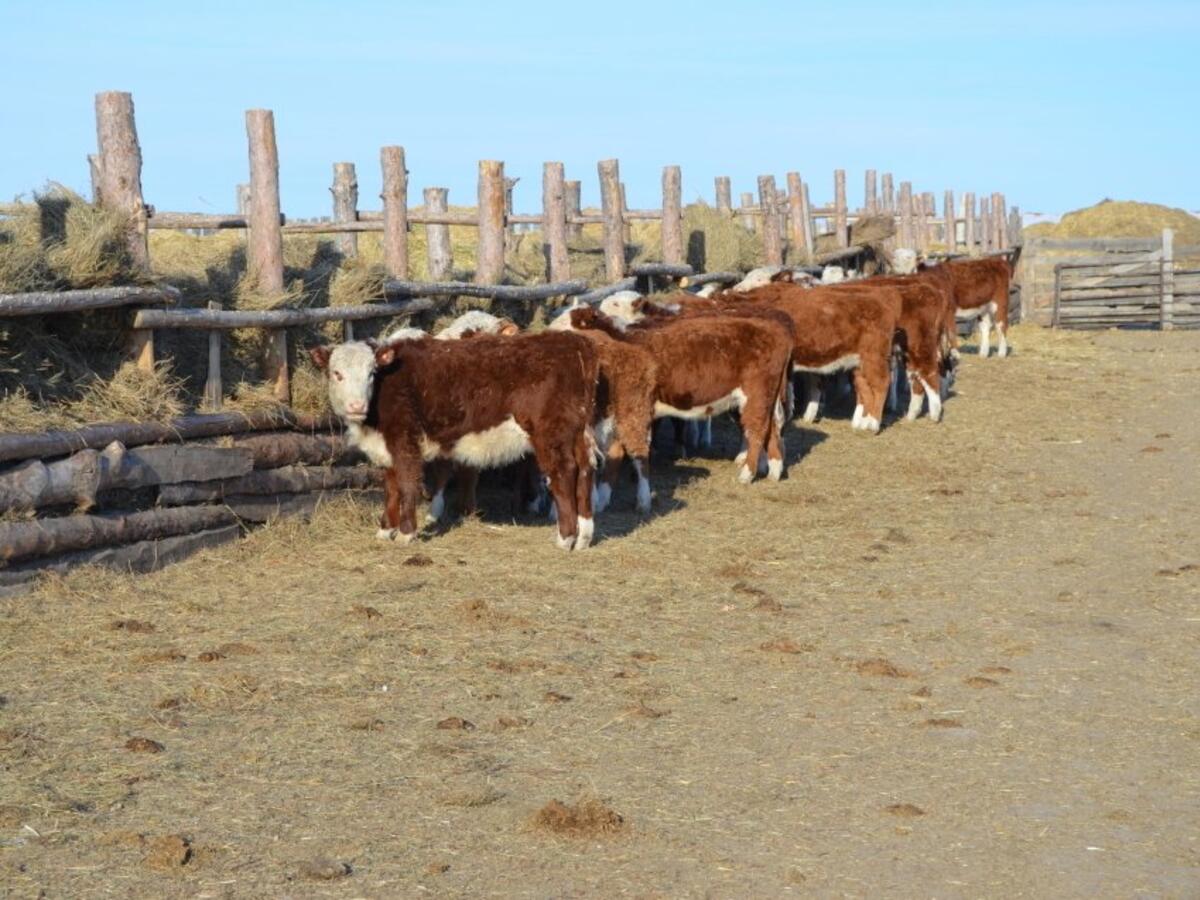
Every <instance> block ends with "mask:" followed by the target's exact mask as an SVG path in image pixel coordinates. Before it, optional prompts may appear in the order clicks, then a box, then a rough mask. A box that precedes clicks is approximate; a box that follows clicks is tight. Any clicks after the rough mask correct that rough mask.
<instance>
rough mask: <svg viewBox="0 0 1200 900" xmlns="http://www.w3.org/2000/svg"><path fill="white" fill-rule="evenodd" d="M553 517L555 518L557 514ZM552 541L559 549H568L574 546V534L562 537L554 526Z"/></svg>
mask: <svg viewBox="0 0 1200 900" xmlns="http://www.w3.org/2000/svg"><path fill="white" fill-rule="evenodd" d="M555 518H557V516H555ZM554 543H555V545H557V547H558V549H559V550H570V549H571V548H572V547H574V546H575V535H571V536H570V537H563V536H562V535H561V534H559V533H558V529H557V528H555V529H554Z"/></svg>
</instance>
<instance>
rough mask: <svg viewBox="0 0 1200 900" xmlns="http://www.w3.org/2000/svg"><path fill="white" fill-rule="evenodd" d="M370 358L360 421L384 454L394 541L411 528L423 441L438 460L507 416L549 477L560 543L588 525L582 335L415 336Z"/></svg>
mask: <svg viewBox="0 0 1200 900" xmlns="http://www.w3.org/2000/svg"><path fill="white" fill-rule="evenodd" d="M376 359H377V361H378V363H379V367H380V370H379V374H378V376H377V382H376V388H375V394H374V397H373V398H372V401H371V407H370V410H369V412H368V416H367V421H366V424H367V425H368V426H371V427H374V428H376V429H378V430H379V431H380V432H381V433H382V434H383V437H384V440H385V442H386V444H387V448H388V451H389V452H390V453H391V456H392V466H391V468H390V469H389V470H388V478H387V480H386V482H385V486H386V488H387V493H388V500H387V509H386V511H385V521H384V524H385V527H386V528H389V529H399V531H400V533H401V534H402V535H404V536H411V535H412V534H414V533H415V531H416V514H415V509H416V500H417V496H418V495H419V485H420V480H421V470H422V463H423V457H422V439H423V438H424V439H425V440H426V441H427V442H431V443H432V444H434V445H436V446H437V448H438V450H439V455H441V456H446V455H449V453H450V451H451V450H452V448H453V446H454V444H455V442H456V441H458V440H459V439H461V438H463V437H464V436H466V435H469V434H478V433H479V432H483V431H487V430H488V429H490V428H494V427H496V426H497V425H500V424H502V423H503V422H505V421H506V420H507V419H508V418H509V417H510V416H511V417H512V418H513V419H514V420H515V422H516V424H517V425H519V426H520V427H521V428H522V429H524V431H525V432H526V433H527V434H528V435H529V442H530V444H531V445H532V447H533V452H534V456H535V457H536V459H537V462H538V465H539V468H541V470H542V471H543V472H544V473H546V474H547V475H548V476H549V478H550V487H551V491H552V493H553V495H554V499H555V504H556V506H557V507H558V512H559V522H558V527H559V534H560V536H561V537H562V538H563V539H567V538H571V539H573V537H574V535H575V532H576V522H575V520H576V516H579V517H585V518H588V519H590V518H591V515H592V511H591V499H590V494H591V471H592V465H593V460H592V453H593V449H594V448H593V446H592V443H591V424H592V421H593V419H594V416H595V403H596V382H597V379H598V378H599V361H598V358H597V355H596V351H595V349H594V347H593V345H592V343H591V342H590V341H588V340H587V339H586V338H583V337H580V336H579V335H574V334H562V333H554V332H546V333H543V334H537V335H520V336H515V337H498V336H491V335H477V336H475V337H473V338H471V339H470V340H467V341H437V340H433V339H431V338H423V339H420V340H414V341H404V342H400V343H398V344H390V345H387V346H385V347H382V348H380V349H379V350H378V351H377V353H376Z"/></svg>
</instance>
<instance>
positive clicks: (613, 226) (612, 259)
mask: <svg viewBox="0 0 1200 900" xmlns="http://www.w3.org/2000/svg"><path fill="white" fill-rule="evenodd" d="M596 169H597V171H598V172H599V174H600V214H601V216H602V217H603V219H604V271H605V275H606V276H607V277H608V280H609V281H619V280H620V279H621V278H623V277H624V276H625V229H624V223H623V220H624V218H625V216H624V208H625V207H624V204H623V203H622V202H621V168H620V164H619V163H618V162H617V160H615V159H602V160H601V161H600V162H599V163H597V165H596Z"/></svg>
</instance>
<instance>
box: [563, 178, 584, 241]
mask: <svg viewBox="0 0 1200 900" xmlns="http://www.w3.org/2000/svg"><path fill="white" fill-rule="evenodd" d="M565 187H566V190H567V239H568V240H572V241H574V240H578V239H579V238H580V237H582V236H583V226H582V225H580V224H578V223H576V222H572V221H571V220H572V219H577V218H579V217H580V216H581V215H583V203H582V196H583V185H582V184H581V183H580V182H578V181H568V182H567V183H566V185H565Z"/></svg>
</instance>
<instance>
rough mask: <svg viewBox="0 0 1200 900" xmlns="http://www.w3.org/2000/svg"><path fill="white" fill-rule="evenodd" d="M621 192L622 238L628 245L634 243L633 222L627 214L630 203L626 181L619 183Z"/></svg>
mask: <svg viewBox="0 0 1200 900" xmlns="http://www.w3.org/2000/svg"><path fill="white" fill-rule="evenodd" d="M619 188H620V192H621V240H623V241H624V242H625V243H626V245H628V244H632V243H633V223H632V222H631V221H630V220H629V216H627V215H625V214H626V213H627V212H629V204H628V203H627V202H626V200H625V182H623V181H622V182H621V184H620V185H619Z"/></svg>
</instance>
